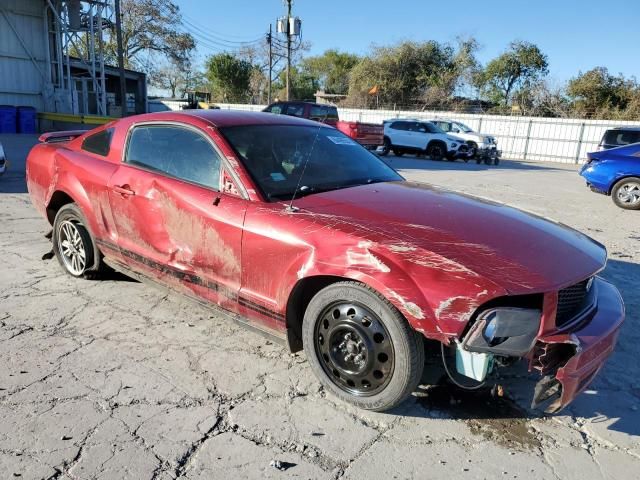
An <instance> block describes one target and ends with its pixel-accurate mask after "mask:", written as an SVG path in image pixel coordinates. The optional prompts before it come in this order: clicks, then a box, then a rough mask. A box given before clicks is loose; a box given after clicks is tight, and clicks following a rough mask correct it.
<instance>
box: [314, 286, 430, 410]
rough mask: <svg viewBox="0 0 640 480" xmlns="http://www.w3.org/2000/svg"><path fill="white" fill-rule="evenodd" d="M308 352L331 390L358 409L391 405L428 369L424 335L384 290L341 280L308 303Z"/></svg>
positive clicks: (402, 399) (315, 367)
mask: <svg viewBox="0 0 640 480" xmlns="http://www.w3.org/2000/svg"><path fill="white" fill-rule="evenodd" d="M302 341H303V345H304V351H305V353H306V355H307V359H308V360H309V364H310V365H311V369H312V370H313V372H314V374H315V375H316V377H317V378H318V379H319V380H320V383H322V385H323V386H324V387H325V389H326V390H328V391H329V392H331V393H332V394H333V395H335V396H336V397H338V398H339V399H341V400H343V401H345V402H348V403H351V404H353V405H355V406H357V407H359V408H363V409H366V410H374V411H379V412H380V411H384V410H389V409H391V408H393V407H395V406H397V405H399V404H400V403H401V402H403V401H404V400H405V399H406V398H407V397H408V396H409V395H411V393H412V392H413V391H414V390H415V389H416V387H417V386H418V383H419V382H420V378H421V376H422V370H423V368H424V345H423V341H422V338H421V336H420V334H418V333H417V332H415V331H414V330H412V329H411V327H410V326H409V323H408V322H407V320H406V319H405V318H404V317H403V316H402V315H401V314H400V312H399V311H398V310H397V309H396V308H395V307H394V306H393V305H392V304H391V303H390V302H389V301H388V300H387V299H385V298H384V297H383V296H382V295H380V294H379V293H377V292H376V291H374V290H372V289H370V288H369V287H367V286H365V285H363V284H361V283H358V282H338V283H334V284H332V285H329V286H328V287H326V288H324V289H322V290H321V291H320V292H318V293H317V294H316V295H315V296H314V297H313V298H312V299H311V302H309V306H308V307H307V310H306V311H305V314H304V320H303V323H302Z"/></svg>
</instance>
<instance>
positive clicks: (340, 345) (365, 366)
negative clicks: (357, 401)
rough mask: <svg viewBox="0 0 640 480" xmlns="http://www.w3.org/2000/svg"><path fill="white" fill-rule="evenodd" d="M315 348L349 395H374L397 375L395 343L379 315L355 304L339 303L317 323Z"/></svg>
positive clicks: (326, 311)
mask: <svg viewBox="0 0 640 480" xmlns="http://www.w3.org/2000/svg"><path fill="white" fill-rule="evenodd" d="M314 338H315V348H316V352H317V355H318V359H319V360H320V365H322V368H323V370H324V371H325V373H326V374H327V375H328V376H329V377H331V379H332V381H333V382H334V383H335V384H336V385H337V386H338V387H339V388H341V389H343V390H344V391H345V392H348V393H350V394H352V395H357V396H366V395H374V394H376V393H378V392H380V391H381V390H383V389H384V387H386V386H387V384H388V383H389V379H390V378H391V375H392V374H393V359H394V352H393V342H392V340H391V336H390V335H389V332H388V331H387V329H386V328H385V326H384V324H382V322H381V321H380V319H379V318H378V317H377V315H376V314H374V313H373V312H372V311H371V310H369V309H368V308H367V307H366V306H364V305H360V304H356V303H354V302H349V301H347V302H336V303H334V304H332V305H329V306H328V307H327V308H325V309H324V310H323V312H322V313H321V314H320V321H318V322H316V328H315V334H314Z"/></svg>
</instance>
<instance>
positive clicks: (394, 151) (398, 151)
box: [391, 147, 404, 157]
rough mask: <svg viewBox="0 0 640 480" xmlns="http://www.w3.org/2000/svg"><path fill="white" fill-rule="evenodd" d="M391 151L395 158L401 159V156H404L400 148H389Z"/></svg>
mask: <svg viewBox="0 0 640 480" xmlns="http://www.w3.org/2000/svg"><path fill="white" fill-rule="evenodd" d="M391 150H392V151H393V154H394V155H395V156H396V157H401V156H402V155H404V150H402V149H401V148H397V147H396V148H394V147H391Z"/></svg>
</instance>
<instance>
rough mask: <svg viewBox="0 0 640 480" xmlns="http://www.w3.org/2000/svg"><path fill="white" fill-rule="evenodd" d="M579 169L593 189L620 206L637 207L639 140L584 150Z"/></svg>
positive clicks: (639, 202)
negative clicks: (593, 149) (612, 146)
mask: <svg viewBox="0 0 640 480" xmlns="http://www.w3.org/2000/svg"><path fill="white" fill-rule="evenodd" d="M587 157H588V159H589V160H588V162H587V163H586V164H585V165H584V166H583V167H582V169H580V175H582V176H583V177H584V178H585V180H586V181H587V185H588V186H589V188H591V190H593V191H594V192H598V193H602V194H604V195H611V198H612V199H613V202H614V203H615V204H616V205H617V206H619V207H620V208H625V209H627V210H640V143H634V144H631V145H626V146H623V147H617V148H611V149H609V150H601V151H599V152H592V153H587Z"/></svg>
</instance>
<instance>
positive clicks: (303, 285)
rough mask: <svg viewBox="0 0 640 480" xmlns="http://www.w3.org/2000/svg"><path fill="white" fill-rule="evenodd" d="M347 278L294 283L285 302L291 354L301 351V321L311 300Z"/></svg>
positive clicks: (327, 278)
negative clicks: (325, 289)
mask: <svg viewBox="0 0 640 480" xmlns="http://www.w3.org/2000/svg"><path fill="white" fill-rule="evenodd" d="M348 280H349V279H348V278H343V277H335V276H330V275H319V276H315V277H307V278H303V279H301V280H299V281H298V283H296V285H295V286H294V287H293V290H292V291H291V294H290V295H289V300H288V301H287V314H286V322H287V342H288V344H289V349H290V350H291V352H298V351H300V350H302V319H303V317H304V312H305V310H306V309H307V305H309V302H310V301H311V299H312V298H313V297H314V296H315V294H316V293H318V292H319V291H320V290H322V289H323V288H325V287H328V286H329V285H331V284H332V283H337V282H343V281H348Z"/></svg>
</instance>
